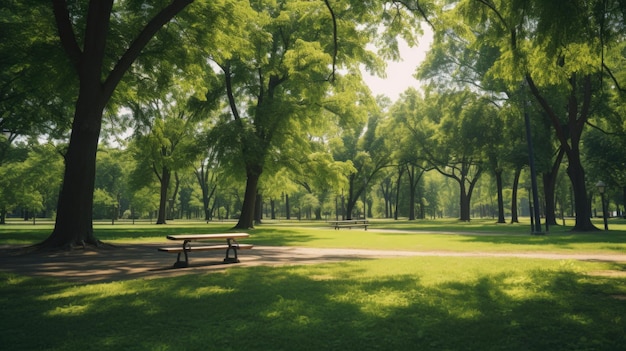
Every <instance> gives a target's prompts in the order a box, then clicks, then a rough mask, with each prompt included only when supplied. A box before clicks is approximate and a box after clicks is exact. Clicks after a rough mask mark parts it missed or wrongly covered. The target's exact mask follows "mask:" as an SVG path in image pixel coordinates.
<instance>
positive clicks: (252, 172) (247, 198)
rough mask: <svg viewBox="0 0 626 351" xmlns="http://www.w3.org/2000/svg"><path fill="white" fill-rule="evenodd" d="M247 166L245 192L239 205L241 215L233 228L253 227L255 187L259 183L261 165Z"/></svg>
mask: <svg viewBox="0 0 626 351" xmlns="http://www.w3.org/2000/svg"><path fill="white" fill-rule="evenodd" d="M246 168H247V172H246V173H247V180H246V192H245V194H244V197H243V204H242V205H241V215H240V216H239V221H238V222H237V225H235V228H237V229H250V228H254V214H255V211H254V210H255V208H256V196H257V188H258V184H259V178H260V177H261V172H262V167H261V166H258V167H251V166H248V167H246Z"/></svg>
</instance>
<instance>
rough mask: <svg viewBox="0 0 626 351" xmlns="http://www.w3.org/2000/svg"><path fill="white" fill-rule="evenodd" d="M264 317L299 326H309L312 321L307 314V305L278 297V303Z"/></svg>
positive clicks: (270, 307)
mask: <svg viewBox="0 0 626 351" xmlns="http://www.w3.org/2000/svg"><path fill="white" fill-rule="evenodd" d="M263 316H264V317H265V318H267V319H272V320H287V321H289V322H290V323H293V324H298V325H308V324H310V323H311V319H310V317H309V316H308V314H307V313H306V307H305V304H304V303H303V302H302V301H299V300H295V299H285V298H283V297H282V296H279V297H278V301H276V302H275V303H273V304H272V305H271V306H269V308H268V309H267V311H266V312H265V313H263Z"/></svg>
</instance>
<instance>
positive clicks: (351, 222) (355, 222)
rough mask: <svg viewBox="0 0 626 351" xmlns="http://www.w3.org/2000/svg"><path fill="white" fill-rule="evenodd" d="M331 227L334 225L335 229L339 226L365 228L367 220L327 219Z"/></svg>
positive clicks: (367, 223)
mask: <svg viewBox="0 0 626 351" xmlns="http://www.w3.org/2000/svg"><path fill="white" fill-rule="evenodd" d="M328 223H329V224H330V226H331V227H334V228H335V230H339V228H352V227H362V228H365V230H367V226H368V225H369V222H368V221H367V219H347V220H343V221H328Z"/></svg>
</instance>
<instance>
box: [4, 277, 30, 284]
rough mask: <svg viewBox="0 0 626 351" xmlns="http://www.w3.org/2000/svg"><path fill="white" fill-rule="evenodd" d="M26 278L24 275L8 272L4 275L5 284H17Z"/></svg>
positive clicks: (23, 281)
mask: <svg viewBox="0 0 626 351" xmlns="http://www.w3.org/2000/svg"><path fill="white" fill-rule="evenodd" d="M27 280H28V278H27V277H25V276H19V275H13V274H9V275H7V277H6V284H8V285H19V284H22V283H25V282H26V281H27Z"/></svg>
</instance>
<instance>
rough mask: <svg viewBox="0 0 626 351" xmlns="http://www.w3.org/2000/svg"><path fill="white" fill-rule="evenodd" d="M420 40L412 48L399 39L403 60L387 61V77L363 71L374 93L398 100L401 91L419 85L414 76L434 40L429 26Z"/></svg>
mask: <svg viewBox="0 0 626 351" xmlns="http://www.w3.org/2000/svg"><path fill="white" fill-rule="evenodd" d="M424 32H425V34H424V36H423V37H421V38H420V40H419V45H418V46H416V47H413V48H410V47H409V46H408V45H407V44H406V42H404V41H402V40H400V41H399V49H400V57H402V61H399V62H387V78H385V79H382V78H378V77H376V76H371V75H369V74H368V73H367V72H363V78H364V80H365V82H366V83H367V85H368V86H369V87H370V90H371V91H372V94H373V95H374V96H376V95H380V94H382V95H387V96H388V97H389V98H390V99H391V100H392V101H396V100H397V99H398V97H399V96H400V94H401V93H403V92H404V91H405V90H406V89H407V88H409V87H415V88H418V87H419V82H418V81H417V79H415V78H414V77H413V74H414V73H415V69H416V67H417V66H419V65H420V63H422V61H424V59H425V57H426V52H427V51H428V49H429V48H430V44H431V43H432V41H433V38H432V32H430V31H428V28H426V30H425V31H424Z"/></svg>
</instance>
